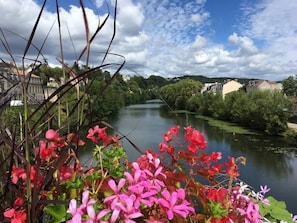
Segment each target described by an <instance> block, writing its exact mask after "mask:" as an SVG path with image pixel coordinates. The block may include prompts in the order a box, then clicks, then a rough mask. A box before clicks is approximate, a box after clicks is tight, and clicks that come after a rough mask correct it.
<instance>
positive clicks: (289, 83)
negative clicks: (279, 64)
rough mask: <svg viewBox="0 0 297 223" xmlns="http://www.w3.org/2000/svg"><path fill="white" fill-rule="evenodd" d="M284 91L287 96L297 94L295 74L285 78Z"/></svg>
mask: <svg viewBox="0 0 297 223" xmlns="http://www.w3.org/2000/svg"><path fill="white" fill-rule="evenodd" d="M282 84H283V91H284V92H285V94H286V95H287V96H296V94H297V81H296V80H295V79H294V77H293V76H290V77H288V78H287V79H285V80H283V82H282Z"/></svg>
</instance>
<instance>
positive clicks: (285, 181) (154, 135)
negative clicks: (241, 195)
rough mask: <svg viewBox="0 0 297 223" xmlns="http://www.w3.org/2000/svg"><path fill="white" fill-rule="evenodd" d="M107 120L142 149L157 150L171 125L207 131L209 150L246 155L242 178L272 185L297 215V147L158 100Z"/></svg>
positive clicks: (256, 184) (130, 153)
mask: <svg viewBox="0 0 297 223" xmlns="http://www.w3.org/2000/svg"><path fill="white" fill-rule="evenodd" d="M108 123H109V124H111V125H112V126H113V127H115V128H116V129H117V130H119V131H120V132H121V133H122V134H124V135H126V136H127V137H128V138H129V139H130V140H131V141H132V142H133V143H134V144H135V145H136V146H137V147H139V148H140V149H141V150H142V151H145V150H146V149H148V148H151V149H153V150H155V151H158V145H159V143H160V142H161V141H162V134H163V133H165V132H166V131H167V130H168V128H170V127H172V126H174V125H179V126H180V127H181V128H182V127H185V126H187V125H191V126H192V127H194V128H196V129H197V130H199V131H201V132H203V133H204V135H205V137H206V140H207V142H208V144H207V150H206V151H208V153H211V152H212V151H221V152H222V154H223V157H224V158H226V159H227V158H228V156H233V157H239V156H244V157H246V159H247V163H246V165H245V166H243V165H241V164H239V172H240V177H239V178H240V179H241V180H243V181H244V182H247V183H248V184H249V185H251V186H252V187H254V188H255V189H256V190H258V189H260V188H259V187H260V185H268V186H269V187H270V188H271V191H270V192H269V193H268V195H272V196H274V197H275V198H276V199H277V200H283V201H285V202H286V203H287V209H288V210H289V211H290V212H291V213H295V214H297V193H296V192H297V191H296V186H297V149H296V148H290V146H289V145H287V143H286V141H284V140H283V139H282V138H278V137H267V136H251V135H238V134H230V133H226V132H224V131H222V130H219V129H218V128H216V127H212V126H209V125H208V123H207V122H206V121H204V120H200V119H197V118H194V117H193V116H186V115H176V114H171V113H169V112H168V111H167V110H166V109H162V107H161V104H160V102H158V101H149V102H147V103H145V104H138V105H130V106H127V107H124V108H122V109H121V110H120V112H119V114H118V115H116V116H115V117H112V118H111V119H110V120H109V121H108ZM122 144H123V146H124V148H126V150H127V154H128V157H129V160H131V161H134V160H136V159H137V157H138V156H139V155H140V154H139V153H138V152H137V151H136V150H135V149H134V148H133V146H131V145H130V144H129V142H128V141H126V140H123V141H122Z"/></svg>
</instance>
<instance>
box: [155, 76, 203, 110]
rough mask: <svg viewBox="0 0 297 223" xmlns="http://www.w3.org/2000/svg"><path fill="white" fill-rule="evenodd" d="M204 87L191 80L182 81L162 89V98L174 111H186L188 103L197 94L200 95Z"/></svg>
mask: <svg viewBox="0 0 297 223" xmlns="http://www.w3.org/2000/svg"><path fill="white" fill-rule="evenodd" d="M202 87H203V85H202V83H201V82H199V81H194V80H191V79H184V80H180V81H178V82H176V83H174V84H168V85H165V86H163V87H162V88H161V89H160V96H161V97H162V99H163V100H165V101H166V103H167V104H168V105H169V106H171V107H172V108H174V109H186V107H187V101H188V99H190V98H191V97H192V96H193V95H195V94H200V91H201V89H202Z"/></svg>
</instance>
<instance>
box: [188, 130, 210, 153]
mask: <svg viewBox="0 0 297 223" xmlns="http://www.w3.org/2000/svg"><path fill="white" fill-rule="evenodd" d="M185 130H186V133H185V140H186V141H187V142H189V143H190V145H189V146H188V150H189V151H190V152H192V153H195V152H196V151H197V149H198V148H200V149H205V148H206V144H207V142H206V141H205V138H204V135H203V134H202V133H201V132H199V131H197V130H196V129H193V128H192V127H191V126H188V127H186V128H185ZM196 147H197V148H196Z"/></svg>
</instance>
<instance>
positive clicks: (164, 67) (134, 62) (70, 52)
mask: <svg viewBox="0 0 297 223" xmlns="http://www.w3.org/2000/svg"><path fill="white" fill-rule="evenodd" d="M57 1H58V4H59V5H58V7H59V15H60V21H61V23H60V30H61V36H59V33H58V31H59V29H58V28H59V26H58V22H57V13H56V1H54V0H47V1H46V5H45V10H44V11H43V13H42V15H41V20H40V23H39V24H38V27H37V29H36V33H35V35H34V38H33V44H34V46H31V47H30V49H29V51H28V52H27V53H26V55H25V64H29V63H31V62H32V61H34V60H36V59H38V60H39V61H44V59H46V60H47V61H48V63H49V64H50V65H51V66H59V65H60V64H59V62H58V60H57V59H56V58H60V59H62V58H63V59H64V60H65V62H66V63H67V64H69V65H72V64H73V63H74V62H75V61H76V60H78V57H79V55H80V53H81V52H82V50H83V49H84V47H85V46H86V33H85V26H84V23H83V16H82V10H81V8H80V5H79V0H57ZM83 2H84V6H85V9H86V10H85V11H86V14H87V19H88V23H89V28H90V34H91V35H92V34H93V33H94V32H95V30H96V28H97V27H98V25H101V24H102V23H103V21H104V19H105V18H106V17H107V16H108V15H109V17H108V19H107V22H106V23H105V25H104V26H103V28H102V29H101V30H100V32H99V33H98V35H97V36H96V38H95V39H94V41H93V42H92V44H91V47H90V59H89V65H90V66H91V67H96V66H100V65H101V64H102V63H103V64H104V65H106V66H104V69H106V70H108V71H111V72H113V71H114V70H115V69H117V68H118V67H119V64H121V63H123V62H124V61H125V65H124V67H123V69H122V70H121V71H120V73H121V74H123V75H130V76H134V75H140V76H143V77H145V78H146V77H149V76H150V75H159V76H163V77H169V78H170V77H178V76H183V75H203V76H207V77H230V78H253V79H265V80H271V81H282V80H284V79H286V78H288V77H289V76H291V75H295V74H297V22H296V21H297V13H296V12H297V0H118V5H117V13H116V19H115V16H114V3H115V0H106V1H104V0H84V1H83ZM42 4H43V0H11V1H10V2H9V4H8V3H7V0H0V14H1V15H2V16H1V19H0V40H1V43H0V58H1V59H3V60H5V61H12V58H13V59H14V60H15V61H17V62H20V61H21V59H22V58H23V56H24V52H25V47H26V40H28V39H29V37H30V34H31V31H32V29H33V27H34V24H35V21H36V19H37V17H38V14H39V12H40V9H41V6H42ZM114 21H115V24H116V26H115V28H116V33H115V37H114V39H113V42H112V45H111V48H110V51H109V54H108V56H107V57H106V58H105V60H104V61H103V56H104V55H105V52H106V51H107V49H108V46H109V43H110V41H111V40H112V37H113V31H114ZM60 39H61V40H62V47H61V44H60ZM34 47H35V48H34ZM37 49H39V50H37ZM39 51H40V52H41V54H39ZM78 62H79V63H81V64H86V57H85V56H83V57H82V58H81V59H80V60H79V61H78ZM107 65H108V66H107Z"/></svg>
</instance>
